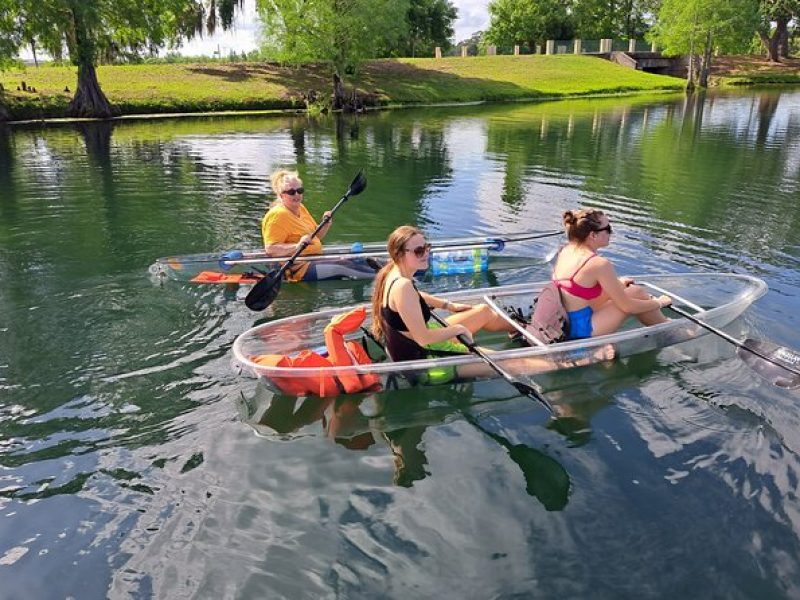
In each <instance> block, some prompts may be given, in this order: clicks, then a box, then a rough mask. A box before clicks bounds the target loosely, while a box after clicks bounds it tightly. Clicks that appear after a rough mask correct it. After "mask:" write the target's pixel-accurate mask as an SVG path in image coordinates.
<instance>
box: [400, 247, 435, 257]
mask: <svg viewBox="0 0 800 600" xmlns="http://www.w3.org/2000/svg"><path fill="white" fill-rule="evenodd" d="M430 251H431V245H430V244H424V245H422V246H417V247H416V248H406V249H405V250H403V252H413V253H414V256H416V257H417V258H422V257H423V256H425V255H426V254H427V253H428V252H430Z"/></svg>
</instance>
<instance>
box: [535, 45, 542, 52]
mask: <svg viewBox="0 0 800 600" xmlns="http://www.w3.org/2000/svg"><path fill="white" fill-rule="evenodd" d="M541 53H542V47H541V46H540V45H539V44H536V54H541Z"/></svg>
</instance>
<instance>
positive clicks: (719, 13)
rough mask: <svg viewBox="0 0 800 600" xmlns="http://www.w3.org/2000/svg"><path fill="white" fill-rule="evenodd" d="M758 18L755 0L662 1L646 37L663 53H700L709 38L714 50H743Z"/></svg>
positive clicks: (728, 51) (732, 51) (669, 54)
mask: <svg viewBox="0 0 800 600" xmlns="http://www.w3.org/2000/svg"><path fill="white" fill-rule="evenodd" d="M757 19H758V12H757V6H756V4H755V2H754V0H663V2H662V5H661V9H660V10H659V13H658V22H657V23H656V24H655V25H654V27H653V28H652V29H651V31H650V34H649V36H648V37H649V39H650V40H651V41H655V42H656V44H658V46H659V48H661V49H662V51H663V52H664V54H665V55H667V56H675V55H680V54H689V53H690V52H693V53H695V54H699V53H700V52H702V51H703V48H704V44H705V43H706V41H707V40H709V39H710V40H711V44H712V49H713V50H714V51H716V52H717V53H730V54H736V53H740V52H744V51H746V49H747V47H748V46H749V44H750V40H751V38H752V33H753V31H754V30H755V28H756V24H757Z"/></svg>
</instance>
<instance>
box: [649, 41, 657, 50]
mask: <svg viewBox="0 0 800 600" xmlns="http://www.w3.org/2000/svg"><path fill="white" fill-rule="evenodd" d="M650 52H658V46H656V43H655V42H653V43H652V44H650Z"/></svg>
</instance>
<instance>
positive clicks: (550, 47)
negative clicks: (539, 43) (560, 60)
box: [544, 40, 556, 54]
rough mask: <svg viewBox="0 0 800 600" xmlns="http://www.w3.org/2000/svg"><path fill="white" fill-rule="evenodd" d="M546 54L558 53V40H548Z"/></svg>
mask: <svg viewBox="0 0 800 600" xmlns="http://www.w3.org/2000/svg"><path fill="white" fill-rule="evenodd" d="M544 53H545V54H555V53H556V41H555V40H547V44H546V45H545V51H544Z"/></svg>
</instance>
